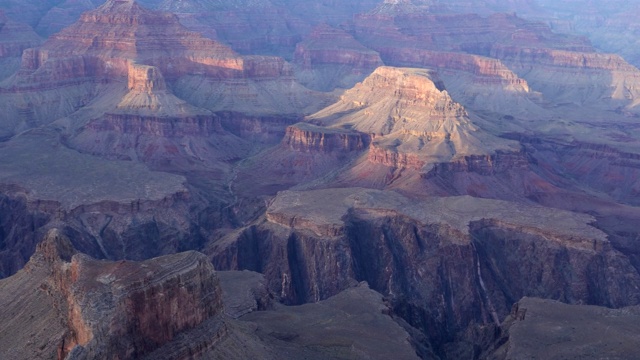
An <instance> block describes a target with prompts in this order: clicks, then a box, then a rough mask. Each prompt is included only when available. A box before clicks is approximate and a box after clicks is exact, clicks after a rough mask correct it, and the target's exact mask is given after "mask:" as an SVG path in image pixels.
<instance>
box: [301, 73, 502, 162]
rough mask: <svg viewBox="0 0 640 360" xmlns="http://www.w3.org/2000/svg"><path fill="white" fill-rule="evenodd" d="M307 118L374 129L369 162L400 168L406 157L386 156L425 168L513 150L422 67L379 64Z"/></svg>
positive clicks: (332, 124)
mask: <svg viewBox="0 0 640 360" xmlns="http://www.w3.org/2000/svg"><path fill="white" fill-rule="evenodd" d="M307 121H309V122H312V123H318V124H322V125H325V126H330V127H346V128H349V129H353V130H357V131H360V132H364V133H367V134H371V136H372V142H371V148H372V151H371V152H370V153H369V161H370V162H372V163H384V165H387V166H393V167H396V168H398V167H402V162H398V163H397V164H391V163H389V164H388V161H387V160H385V159H393V158H394V157H398V158H399V157H403V158H405V157H406V158H407V159H410V160H407V165H410V166H408V167H411V168H413V169H415V170H422V168H423V167H425V166H427V165H432V164H434V163H439V162H446V161H451V160H453V159H455V158H460V157H464V156H468V155H474V154H490V153H492V152H495V151H496V150H511V149H514V147H513V145H512V144H510V143H509V142H508V141H503V140H501V139H498V138H495V137H492V136H491V135H489V134H486V133H483V132H482V130H481V129H479V128H478V127H477V126H476V125H475V124H473V122H472V121H471V119H470V118H469V115H468V114H467V112H466V110H465V109H464V107H462V105H460V104H458V103H456V102H455V101H453V100H452V99H451V97H450V96H449V94H448V93H447V91H446V90H445V89H444V87H443V84H442V82H441V81H440V80H439V79H438V78H437V77H435V76H434V75H433V73H431V72H429V71H427V70H420V69H407V68H391V67H380V68H378V69H377V70H376V71H375V72H374V73H373V74H372V75H370V76H369V77H368V78H367V79H365V81H363V82H362V83H359V84H358V85H356V86H355V87H354V88H352V89H350V90H348V91H346V92H345V93H344V94H343V95H342V96H341V98H340V101H338V102H337V103H335V104H333V105H331V106H329V107H327V108H325V109H323V110H321V111H319V112H317V113H315V114H313V115H311V116H309V117H307ZM396 154H397V155H396Z"/></svg>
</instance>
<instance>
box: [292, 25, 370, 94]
mask: <svg viewBox="0 0 640 360" xmlns="http://www.w3.org/2000/svg"><path fill="white" fill-rule="evenodd" d="M294 63H295V64H296V65H297V66H298V69H297V73H296V76H297V77H298V78H299V79H301V81H302V82H303V83H304V84H305V85H307V86H308V87H311V88H316V89H319V90H332V89H333V88H335V87H343V88H350V87H352V86H353V85H354V84H355V83H356V82H358V81H360V80H362V79H364V78H365V77H366V76H367V75H369V74H370V73H371V72H373V70H374V69H375V68H377V67H378V66H381V65H382V60H381V59H380V56H379V55H378V53H377V52H375V51H373V50H371V49H368V48H366V47H364V46H363V45H362V44H360V43H358V42H357V41H356V40H355V39H354V38H353V37H352V36H351V35H349V34H348V33H347V32H345V31H344V30H340V29H337V28H333V27H330V26H328V25H320V26H318V27H316V28H315V29H314V30H313V31H312V32H311V34H310V35H309V37H307V38H306V39H305V40H304V41H302V42H299V43H298V44H297V45H296V51H295V54H294Z"/></svg>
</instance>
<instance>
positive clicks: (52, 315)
mask: <svg viewBox="0 0 640 360" xmlns="http://www.w3.org/2000/svg"><path fill="white" fill-rule="evenodd" d="M25 271H26V272H29V273H31V274H32V275H33V276H34V277H35V279H33V281H35V283H36V284H38V285H39V286H38V287H37V288H30V287H29V284H18V285H17V289H18V290H19V292H17V293H15V294H14V296H18V297H21V298H23V299H24V300H25V301H26V300H33V299H32V298H34V297H35V298H36V299H37V300H36V301H27V302H25V303H22V305H19V306H24V305H25V304H28V306H27V307H26V308H23V311H21V312H17V309H16V311H15V312H12V314H14V315H15V314H18V313H21V314H23V316H24V317H25V319H24V322H21V325H20V327H24V328H26V329H29V328H30V326H31V325H33V324H32V323H33V322H34V321H35V322H37V321H40V320H38V319H34V314H38V313H40V314H45V315H44V316H45V317H46V318H48V319H52V320H53V319H56V320H57V321H58V324H59V325H58V328H57V329H56V330H57V331H55V332H53V333H51V334H50V335H49V338H50V340H49V341H48V342H47V343H46V345H45V346H42V347H39V349H37V350H36V349H33V348H30V347H27V348H26V349H22V348H20V347H15V346H3V351H4V355H5V356H9V355H10V354H11V353H13V354H14V355H15V356H18V358H20V356H23V355H25V354H26V353H25V351H27V352H34V351H35V353H34V355H35V354H36V353H37V355H38V356H44V357H46V358H58V359H65V358H66V359H88V358H96V357H100V358H105V359H125V358H138V357H141V356H144V355H145V354H148V353H150V352H151V351H153V350H154V349H156V348H159V347H161V346H162V345H164V344H166V343H169V342H171V341H172V340H174V339H175V338H176V337H177V335H178V334H179V333H181V332H184V331H187V330H190V329H192V328H195V327H199V326H202V325H203V324H205V323H207V322H208V321H212V320H215V319H216V318H218V317H219V315H220V314H221V313H222V302H221V301H222V295H221V290H220V287H219V283H218V279H217V277H216V275H215V273H214V271H213V267H212V266H211V264H210V263H209V261H208V260H207V259H206V258H205V257H204V256H203V255H202V254H197V253H195V252H188V253H181V254H177V255H172V256H167V257H161V258H156V259H153V260H149V261H146V262H142V263H136V262H124V261H121V262H118V263H112V262H104V261H98V260H94V259H92V258H89V257H88V256H86V255H82V254H76V253H75V250H74V249H73V247H72V245H71V243H70V242H69V240H68V239H67V238H66V237H65V236H64V235H62V234H61V233H60V232H58V231H57V230H55V229H54V230H51V231H49V233H48V234H47V236H46V239H45V240H44V241H43V242H42V243H41V244H40V245H39V246H38V250H37V251H36V253H35V254H34V255H33V257H32V258H31V260H30V262H29V264H28V265H27V267H26V268H25V270H23V272H25ZM17 276H18V277H19V276H20V274H19V275H17ZM15 281H16V278H13V277H12V278H9V279H5V280H2V282H0V287H3V288H5V289H6V288H7V287H9V288H11V287H16V284H15ZM34 290H35V292H34ZM5 300H6V299H4V298H3V301H5ZM47 303H51V304H52V305H53V306H47V307H43V306H46V304H47ZM10 304H16V303H15V302H11V303H10ZM185 305H186V306H185ZM7 306H12V305H7ZM13 306H15V305H13ZM29 314H31V315H29ZM29 316H30V318H29ZM218 321H219V320H218ZM4 330H5V331H7V334H11V335H10V337H11V338H12V339H13V340H14V341H15V343H14V345H15V344H26V342H22V341H23V340H24V339H21V338H20V336H21V335H22V332H23V331H21V330H20V329H13V330H12V329H11V326H10V325H9V327H6V326H5V327H4ZM25 331H26V330H25ZM218 331H219V334H215V333H211V334H210V339H211V343H210V344H209V345H212V344H213V343H214V342H215V341H216V339H217V338H219V337H220V336H223V335H224V332H225V328H224V326H221V327H220V328H219V329H218ZM3 338H4V337H3ZM187 350H188V349H185V350H184V351H185V352H184V353H183V354H182V356H186V355H187ZM193 350H197V349H191V351H193Z"/></svg>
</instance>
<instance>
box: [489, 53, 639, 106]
mask: <svg viewBox="0 0 640 360" xmlns="http://www.w3.org/2000/svg"><path fill="white" fill-rule="evenodd" d="M491 56H492V57H494V58H498V59H501V60H502V61H503V62H504V63H505V64H507V66H509V67H510V68H511V69H513V70H514V72H516V73H517V74H519V75H520V76H522V77H524V78H525V79H527V81H528V82H529V84H530V85H531V86H532V87H533V88H534V89H536V90H538V91H541V92H542V93H543V94H544V96H545V98H547V99H553V101H554V102H556V103H575V104H590V105H595V104H594V103H601V105H600V106H606V107H608V108H611V109H620V108H628V109H630V110H631V111H636V110H634V109H635V108H636V107H637V105H638V101H639V100H638V98H639V96H638V90H637V88H638V84H639V81H640V71H638V69H637V68H635V67H633V66H631V65H629V64H628V63H627V62H626V61H624V59H622V58H621V57H620V56H618V55H613V54H600V53H582V52H574V51H566V50H554V49H548V48H547V49H545V48H531V47H527V46H500V45H496V46H494V47H493V48H492V50H491ZM567 84H570V85H567Z"/></svg>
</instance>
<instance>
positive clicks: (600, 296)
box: [210, 188, 640, 355]
mask: <svg viewBox="0 0 640 360" xmlns="http://www.w3.org/2000/svg"><path fill="white" fill-rule="evenodd" d="M592 221H593V218H590V217H589V216H586V215H579V214H575V213H570V212H565V211H559V210H553V209H550V208H541V207H531V206H523V205H519V204H515V203H510V202H504V201H495V200H483V199H478V198H472V197H468V196H467V197H450V198H429V199H427V200H424V201H420V200H410V199H408V198H406V197H403V196H401V195H399V194H397V193H393V192H380V191H374V190H365V189H349V188H347V189H327V190H314V191H303V192H296V191H288V192H281V193H279V195H278V196H277V197H276V199H275V201H274V202H273V203H272V204H271V205H270V207H269V208H268V210H267V214H266V219H265V220H258V221H257V222H256V223H254V224H251V225H250V226H248V227H246V228H244V229H242V230H241V231H239V232H235V233H233V234H230V235H229V236H228V237H227V238H225V239H224V240H223V241H221V242H220V243H217V244H215V246H214V247H212V248H211V250H210V253H211V256H212V258H213V260H214V264H216V266H217V267H218V268H225V269H226V268H228V269H249V270H253V271H259V272H261V273H263V274H265V277H266V280H267V282H268V284H269V286H270V288H271V289H272V291H273V292H274V293H275V294H279V295H280V296H281V297H282V298H283V299H284V300H285V301H286V302H290V303H302V302H308V301H318V300H319V299H323V298H326V297H327V296H330V295H332V294H335V293H338V292H340V291H341V290H342V289H344V288H346V287H348V286H350V285H349V284H350V283H351V282H352V281H354V280H356V281H362V280H366V281H367V282H368V283H369V284H370V286H371V287H372V288H373V289H374V290H376V291H379V292H381V293H382V294H384V295H385V296H388V297H389V299H390V301H391V303H392V305H393V308H394V311H395V312H396V313H397V314H398V315H399V316H401V317H402V318H404V319H405V320H406V321H407V322H409V323H410V324H411V325H413V326H414V327H416V328H418V329H421V330H422V331H424V333H425V334H426V335H427V336H428V337H429V342H430V343H431V344H432V345H433V347H434V349H436V352H438V353H439V354H441V355H444V354H445V353H447V352H448V351H449V350H447V349H450V348H449V347H452V348H453V349H456V348H457V349H461V350H460V351H462V352H461V353H460V354H462V353H464V352H465V351H466V352H467V353H468V352H471V353H473V352H474V351H476V350H477V349H476V350H474V348H473V345H472V343H473V341H474V340H473V339H472V338H469V337H468V334H470V333H467V335H462V334H463V333H464V331H465V329H468V327H469V326H473V325H472V324H484V326H487V327H488V328H491V326H497V325H498V324H499V322H500V319H502V318H503V317H504V316H506V315H507V314H508V313H509V311H510V309H511V305H512V304H513V303H515V302H516V301H518V300H519V299H520V298H521V297H522V296H538V297H555V298H559V299H561V300H562V301H564V302H568V303H588V304H596V305H604V306H614V307H620V306H627V305H631V304H634V303H636V302H637V301H638V299H640V292H638V290H637V287H636V286H635V285H634V282H636V281H638V280H640V275H639V274H638V271H637V270H636V269H635V268H634V267H633V266H632V265H631V263H630V260H629V258H628V257H626V256H625V255H623V254H622V253H620V252H618V251H617V250H615V249H613V248H612V246H611V244H610V243H609V241H608V240H607V238H606V236H605V234H604V233H602V232H600V231H599V230H597V229H596V228H594V227H591V226H589V225H587V223H589V222H592ZM558 262H561V263H562V264H564V265H563V266H565V267H568V268H563V267H561V266H559V265H554V264H558ZM563 269H566V271H565V270H563ZM605 273H607V274H609V275H606V276H605V277H606V278H607V279H617V281H616V282H612V283H606V282H602V281H601V280H596V279H604V278H603V277H601V276H600V275H596V274H605ZM634 279H635V280H634ZM434 289H435V290H434ZM452 342H453V343H456V344H457V345H455V346H454V345H451V343H452ZM446 344H449V345H446ZM449 355H451V354H449Z"/></svg>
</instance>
